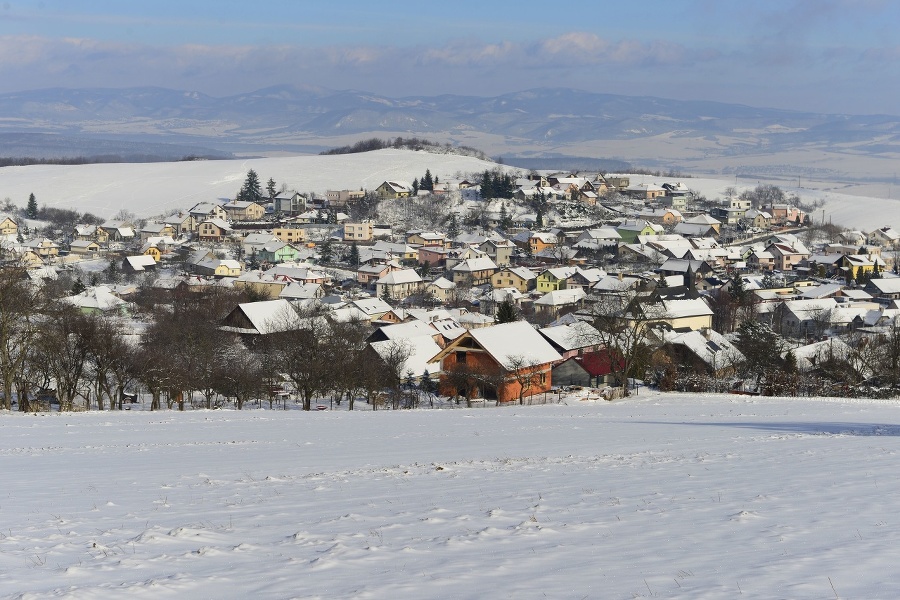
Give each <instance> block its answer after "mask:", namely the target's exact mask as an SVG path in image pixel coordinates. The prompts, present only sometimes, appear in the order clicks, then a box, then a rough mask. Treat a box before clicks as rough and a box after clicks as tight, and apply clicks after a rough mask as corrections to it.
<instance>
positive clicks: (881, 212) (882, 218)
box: [631, 175, 900, 232]
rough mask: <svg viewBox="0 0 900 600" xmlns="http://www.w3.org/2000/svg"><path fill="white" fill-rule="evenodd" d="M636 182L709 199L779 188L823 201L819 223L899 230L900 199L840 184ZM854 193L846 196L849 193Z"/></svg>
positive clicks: (664, 179)
mask: <svg viewBox="0 0 900 600" xmlns="http://www.w3.org/2000/svg"><path fill="white" fill-rule="evenodd" d="M631 180H632V182H633V183H656V184H660V185H661V184H663V183H665V182H678V181H681V182H682V183H684V184H685V185H686V186H688V187H689V188H691V189H693V190H697V191H699V192H700V193H701V194H703V195H704V196H706V197H707V198H709V199H711V200H713V199H721V198H726V197H727V194H726V193H725V190H726V189H727V188H729V187H733V188H734V189H735V190H736V192H737V193H738V194H740V193H741V192H742V191H744V190H748V189H753V188H755V187H756V186H757V185H759V184H771V185H777V186H778V187H780V188H781V189H782V190H784V192H785V194H787V195H797V196H799V197H800V198H801V200H803V201H804V202H806V203H808V204H812V203H813V202H814V201H817V200H823V201H824V202H825V204H824V206H823V207H822V208H820V209H818V210H817V211H816V212H815V214H813V215H811V216H812V218H813V220H814V221H815V222H816V223H821V222H822V219H823V218H824V219H825V221H826V222H831V223H834V224H835V225H840V226H842V227H847V228H850V229H860V230H862V231H866V232H868V231H872V230H873V229H877V228H879V227H884V226H886V225H890V226H892V227H900V199H898V198H888V197H883V196H869V195H861V194H862V192H861V191H860V190H861V189H862V188H860V187H859V186H852V187H850V186H846V185H844V184H840V183H831V182H827V181H817V182H805V183H804V184H803V187H797V185H796V184H791V183H786V182H785V181H783V180H772V181H766V180H755V179H754V180H753V181H747V180H745V179H738V180H735V179H733V178H732V179H710V178H704V177H690V178H684V179H678V178H670V177H654V176H652V175H631ZM848 189H850V190H852V192H853V193H847V191H846V190H848ZM867 189H869V190H870V191H869V192H868V193H874V192H875V191H876V190H875V187H874V186H873V187H871V188H867ZM885 191H887V189H885Z"/></svg>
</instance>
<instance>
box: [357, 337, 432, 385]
mask: <svg viewBox="0 0 900 600" xmlns="http://www.w3.org/2000/svg"><path fill="white" fill-rule="evenodd" d="M398 344H400V345H402V346H405V347H406V348H407V349H408V350H409V358H407V359H406V362H405V363H404V364H403V368H402V372H403V373H404V374H406V373H410V372H412V374H413V375H414V376H416V377H418V376H419V375H422V374H423V373H425V372H427V373H428V374H429V375H431V374H432V373H437V372H438V371H440V364H439V363H431V362H429V361H430V360H431V358H432V357H433V356H435V355H436V354H438V353H439V352H440V351H441V347H440V346H438V345H437V342H435V341H434V338H432V337H431V335H417V336H413V337H407V338H402V339H389V340H384V341H380V342H372V343H371V344H369V345H370V346H371V347H372V349H373V350H375V352H377V353H378V354H379V356H387V355H388V354H390V353H391V352H393V351H395V350H396V347H397V345H398Z"/></svg>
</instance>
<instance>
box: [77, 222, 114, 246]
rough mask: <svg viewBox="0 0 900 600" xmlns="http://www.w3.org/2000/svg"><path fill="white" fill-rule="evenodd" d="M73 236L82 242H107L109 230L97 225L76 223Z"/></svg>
mask: <svg viewBox="0 0 900 600" xmlns="http://www.w3.org/2000/svg"><path fill="white" fill-rule="evenodd" d="M74 237H75V239H76V240H78V241H82V242H97V243H98V244H108V243H109V232H108V231H106V230H105V229H104V228H102V227H99V226H97V225H76V226H75V236H74Z"/></svg>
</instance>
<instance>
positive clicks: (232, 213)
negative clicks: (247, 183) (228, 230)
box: [222, 200, 266, 221]
mask: <svg viewBox="0 0 900 600" xmlns="http://www.w3.org/2000/svg"><path fill="white" fill-rule="evenodd" d="M222 208H223V209H225V213H226V214H227V215H228V218H229V219H231V220H232V221H259V220H260V219H262V218H263V215H265V214H266V209H265V208H263V206H262V205H261V204H257V203H256V202H248V201H244V200H232V201H231V202H228V203H226V204H223V205H222Z"/></svg>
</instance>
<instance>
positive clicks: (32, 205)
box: [25, 194, 38, 219]
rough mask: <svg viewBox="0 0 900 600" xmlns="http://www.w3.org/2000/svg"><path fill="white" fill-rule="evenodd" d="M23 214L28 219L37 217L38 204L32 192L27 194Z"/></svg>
mask: <svg viewBox="0 0 900 600" xmlns="http://www.w3.org/2000/svg"><path fill="white" fill-rule="evenodd" d="M25 216H26V217H28V218H29V219H37V216H38V205H37V198H35V197H34V194H30V195H29V196H28V206H26V207H25Z"/></svg>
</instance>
